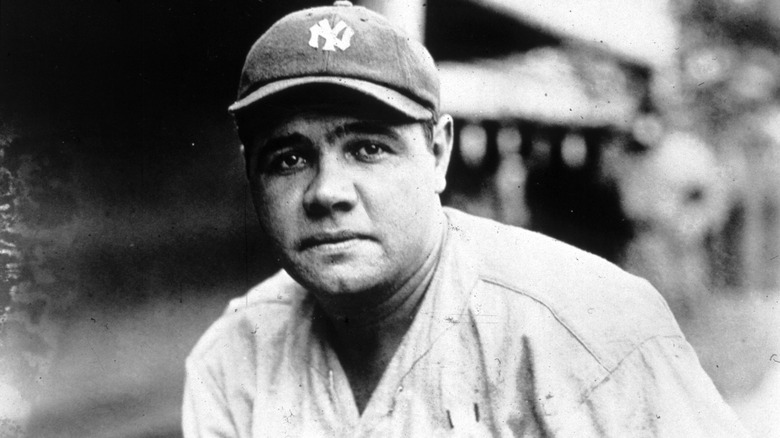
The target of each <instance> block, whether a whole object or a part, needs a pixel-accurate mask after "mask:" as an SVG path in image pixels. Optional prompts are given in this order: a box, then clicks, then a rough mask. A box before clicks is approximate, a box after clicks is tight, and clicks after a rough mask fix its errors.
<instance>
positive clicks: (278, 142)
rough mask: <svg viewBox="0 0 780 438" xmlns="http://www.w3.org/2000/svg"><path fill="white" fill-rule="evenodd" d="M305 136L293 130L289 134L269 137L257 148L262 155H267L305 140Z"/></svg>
mask: <svg viewBox="0 0 780 438" xmlns="http://www.w3.org/2000/svg"><path fill="white" fill-rule="evenodd" d="M306 141H307V139H306V136H304V135H303V134H299V133H297V132H293V133H291V134H285V135H280V136H277V137H271V138H269V139H266V140H265V141H264V142H263V143H262V144H261V145H260V147H259V148H258V152H259V153H260V154H263V155H268V154H270V153H273V152H276V151H279V150H282V149H285V148H288V147H291V146H296V145H300V144H302V143H304V142H306Z"/></svg>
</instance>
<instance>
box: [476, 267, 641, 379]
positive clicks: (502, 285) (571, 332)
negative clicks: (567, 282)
mask: <svg viewBox="0 0 780 438" xmlns="http://www.w3.org/2000/svg"><path fill="white" fill-rule="evenodd" d="M480 279H481V280H482V281H484V282H486V283H490V284H493V285H496V286H498V287H502V288H504V289H508V290H510V291H512V292H515V293H518V294H520V295H523V296H526V297H528V298H530V299H532V300H534V301H536V302H537V303H539V304H541V305H542V306H543V307H544V308H545V309H547V311H548V312H550V314H551V315H552V316H553V318H555V320H556V321H558V323H559V324H560V325H561V326H562V327H563V328H565V329H566V331H567V332H569V334H570V335H571V336H572V337H573V338H574V339H575V340H577V342H578V343H579V344H580V345H582V348H584V349H585V351H587V352H588V354H590V356H591V357H592V358H593V359H594V360H595V361H596V363H598V364H599V366H600V367H601V368H603V369H604V371H606V372H607V375H609V373H611V372H612V371H610V368H609V367H608V366H606V365H605V364H604V362H603V360H602V359H601V358H600V357H599V356H598V355H597V354H596V353H595V352H594V351H593V350H592V349H591V348H590V347H589V346H588V345H587V344H586V343H585V341H583V340H582V339H581V338H580V336H579V335H577V333H575V332H574V330H573V329H572V328H571V327H569V325H568V324H566V322H564V321H563V319H562V318H561V317H560V316H559V315H558V313H557V312H556V311H555V310H554V309H553V308H552V307H550V306H549V305H548V304H547V303H545V302H544V301H542V300H540V299H538V298H536V297H534V296H533V295H531V294H529V293H527V292H525V291H523V290H519V289H517V288H514V287H511V286H508V285H506V284H504V283H503V282H501V281H499V280H495V279H493V278H489V277H484V276H481V277H480ZM640 345H641V344H640ZM615 367H617V365H616V366H615Z"/></svg>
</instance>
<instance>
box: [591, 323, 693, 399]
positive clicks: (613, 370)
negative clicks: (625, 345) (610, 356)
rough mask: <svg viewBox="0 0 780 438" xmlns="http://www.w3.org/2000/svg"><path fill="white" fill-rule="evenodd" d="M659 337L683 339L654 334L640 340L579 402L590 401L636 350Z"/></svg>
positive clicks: (676, 336)
mask: <svg viewBox="0 0 780 438" xmlns="http://www.w3.org/2000/svg"><path fill="white" fill-rule="evenodd" d="M659 339H681V336H679V335H654V336H651V337H649V338H647V339H645V340H644V341H642V342H640V343H639V344H637V345H636V346H635V347H634V348H633V349H632V350H631V351H629V352H628V353H626V355H625V356H623V357H622V358H621V359H620V361H618V363H617V364H615V368H613V369H612V370H611V371H609V370H608V373H607V375H605V376H604V377H602V378H601V380H599V381H598V382H596V383H594V384H593V385H592V386H591V387H590V388H589V389H588V390H587V391H585V392H584V393H583V395H582V400H580V403H579V404H580V405H582V404H583V403H585V402H586V401H588V399H589V398H590V396H591V395H592V394H593V393H594V392H595V391H596V390H597V389H599V388H600V387H601V386H602V385H603V384H604V383H605V382H606V381H607V380H609V378H610V377H612V375H613V374H615V372H616V371H618V369H620V367H621V366H622V365H623V363H625V361H626V360H628V359H629V358H630V357H631V356H633V355H634V354H635V353H636V352H638V351H640V350H642V349H643V348H644V346H645V345H646V344H647V343H649V342H652V341H656V340H659Z"/></svg>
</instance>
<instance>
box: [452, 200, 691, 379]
mask: <svg viewBox="0 0 780 438" xmlns="http://www.w3.org/2000/svg"><path fill="white" fill-rule="evenodd" d="M448 217H449V218H450V226H451V230H452V231H453V232H454V233H455V234H457V235H458V237H459V240H461V241H462V242H463V243H464V244H463V247H464V249H465V251H464V257H469V258H472V259H473V261H472V262H475V263H476V264H477V275H478V276H479V280H480V281H481V282H482V283H486V284H488V285H490V287H489V288H487V289H489V290H494V291H495V290H500V291H503V292H504V293H503V295H504V296H506V297H508V299H509V301H508V305H509V306H515V305H516V306H518V307H522V306H528V305H533V306H541V307H543V308H545V309H546V311H547V312H548V314H549V315H550V317H551V318H552V319H553V320H554V321H556V323H557V324H559V325H560V326H561V327H562V328H563V329H564V330H566V331H567V332H568V333H570V334H571V335H572V336H574V337H575V338H577V340H578V341H579V342H580V343H582V344H583V345H584V346H585V347H586V348H588V350H590V351H591V352H592V353H593V354H594V355H595V356H596V357H597V358H598V359H599V360H600V361H602V362H603V363H605V364H609V363H614V362H616V361H619V360H620V358H622V357H623V356H625V354H628V353H629V352H630V351H632V350H633V349H635V348H637V347H639V346H640V345H641V344H642V343H643V342H645V341H647V340H649V339H652V338H654V337H658V336H682V335H681V333H680V330H679V327H678V326H677V323H676V321H675V320H674V317H673V316H672V315H671V312H670V311H669V308H668V306H667V304H666V302H665V301H664V299H663V297H661V295H660V294H659V293H658V291H657V290H655V288H653V287H652V286H651V285H650V283H648V282H647V281H646V280H644V279H640V278H638V277H636V276H634V275H631V274H629V273H627V272H625V271H623V270H622V269H620V268H619V267H617V266H615V265H614V264H612V263H610V262H608V261H606V260H604V259H602V258H600V257H598V256H596V255H593V254H590V253H587V252H585V251H582V250H580V249H577V248H575V247H573V246H571V245H568V244H566V243H563V242H560V241H557V240H555V239H553V238H550V237H548V236H544V235H542V234H539V233H536V232H532V231H529V230H525V229H522V228H518V227H513V226H508V225H504V224H500V223H498V222H495V221H491V220H487V219H483V218H477V217H474V216H470V215H467V214H465V213H462V212H458V211H454V210H448ZM486 298H487V299H490V297H486Z"/></svg>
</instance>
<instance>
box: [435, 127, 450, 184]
mask: <svg viewBox="0 0 780 438" xmlns="http://www.w3.org/2000/svg"><path fill="white" fill-rule="evenodd" d="M453 123H454V122H453V121H452V116H450V115H449V114H443V115H441V116H440V117H439V120H438V122H437V123H436V126H434V127H433V156H434V157H435V158H436V193H439V194H440V193H441V192H443V191H444V189H445V188H446V187H447V168H448V167H449V165H450V155H451V154H452V141H453V136H454V127H453Z"/></svg>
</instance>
